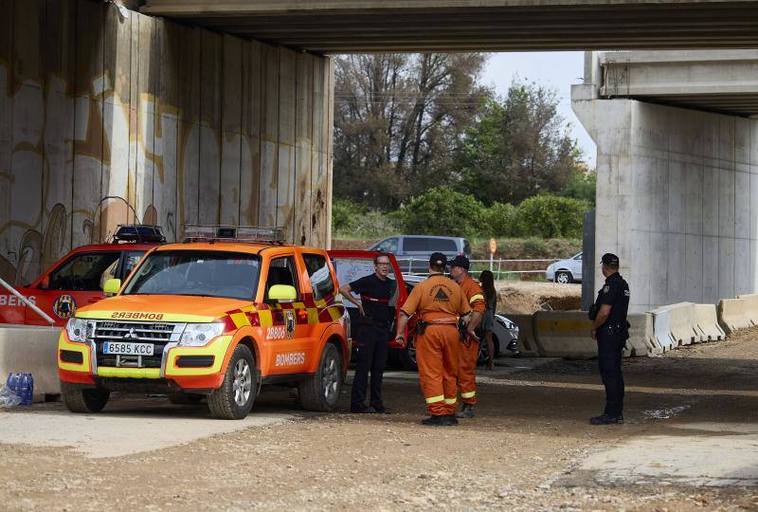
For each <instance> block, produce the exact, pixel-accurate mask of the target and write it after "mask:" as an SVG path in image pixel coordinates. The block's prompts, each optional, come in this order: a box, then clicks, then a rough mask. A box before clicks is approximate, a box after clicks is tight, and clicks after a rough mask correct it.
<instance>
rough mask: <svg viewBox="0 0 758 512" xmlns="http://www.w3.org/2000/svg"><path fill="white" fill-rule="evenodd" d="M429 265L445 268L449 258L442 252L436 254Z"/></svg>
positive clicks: (431, 257) (433, 254)
mask: <svg viewBox="0 0 758 512" xmlns="http://www.w3.org/2000/svg"><path fill="white" fill-rule="evenodd" d="M429 265H430V266H431V265H434V266H435V267H440V266H442V267H444V266H445V265H447V256H445V255H444V254H442V253H441V252H434V253H432V255H431V256H430V257H429Z"/></svg>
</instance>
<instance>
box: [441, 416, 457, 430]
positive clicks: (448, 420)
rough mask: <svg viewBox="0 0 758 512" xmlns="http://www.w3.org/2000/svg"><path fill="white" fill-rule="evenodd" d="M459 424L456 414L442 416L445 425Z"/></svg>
mask: <svg viewBox="0 0 758 512" xmlns="http://www.w3.org/2000/svg"><path fill="white" fill-rule="evenodd" d="M457 424H458V420H457V419H455V414H450V415H449V416H442V426H443V427H452V426H455V425H457Z"/></svg>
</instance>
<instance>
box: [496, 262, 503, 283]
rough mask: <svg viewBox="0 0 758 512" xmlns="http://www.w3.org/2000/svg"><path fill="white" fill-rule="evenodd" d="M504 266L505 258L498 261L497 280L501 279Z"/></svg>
mask: <svg viewBox="0 0 758 512" xmlns="http://www.w3.org/2000/svg"><path fill="white" fill-rule="evenodd" d="M502 265H503V258H499V259H498V260H497V278H498V279H500V267H501V266H502Z"/></svg>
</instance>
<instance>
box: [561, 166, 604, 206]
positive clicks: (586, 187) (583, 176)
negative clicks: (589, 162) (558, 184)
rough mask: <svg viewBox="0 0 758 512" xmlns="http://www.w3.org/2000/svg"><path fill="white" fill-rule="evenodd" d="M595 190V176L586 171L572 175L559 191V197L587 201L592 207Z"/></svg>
mask: <svg viewBox="0 0 758 512" xmlns="http://www.w3.org/2000/svg"><path fill="white" fill-rule="evenodd" d="M596 189H597V174H595V173H594V172H591V171H586V172H582V173H576V174H574V175H572V176H571V178H570V179H569V182H568V184H567V185H566V188H564V189H563V190H562V191H561V195H562V196H564V197H573V198H574V199H580V200H582V201H587V202H588V203H590V204H592V205H594V204H595V191H596Z"/></svg>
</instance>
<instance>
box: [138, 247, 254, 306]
mask: <svg viewBox="0 0 758 512" xmlns="http://www.w3.org/2000/svg"><path fill="white" fill-rule="evenodd" d="M260 266H261V263H260V258H258V256H255V255H253V254H245V253H236V252H225V251H157V252H154V253H152V254H150V255H149V256H148V257H147V258H145V260H144V261H143V262H142V264H141V265H140V266H139V268H138V269H137V270H136V271H135V273H134V275H133V277H132V279H130V280H129V283H128V284H127V286H126V288H125V290H124V293H123V294H124V295H144V294H156V295H198V296H204V297H223V298H230V299H247V300H251V299H252V298H253V297H255V292H256V290H257V288H258V276H259V274H260Z"/></svg>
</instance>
